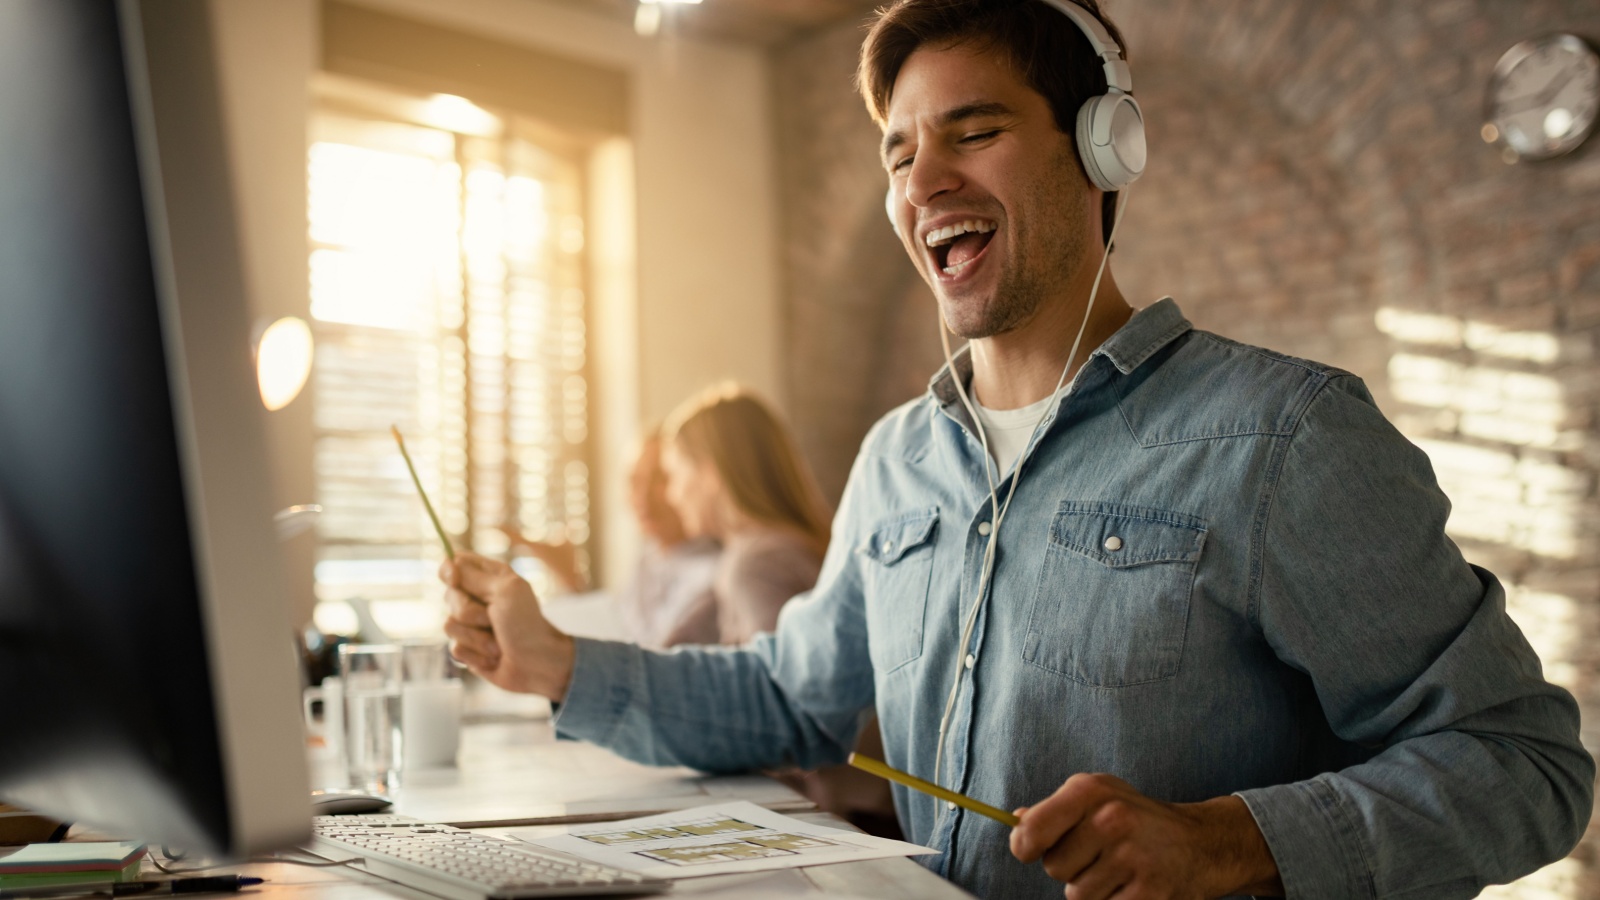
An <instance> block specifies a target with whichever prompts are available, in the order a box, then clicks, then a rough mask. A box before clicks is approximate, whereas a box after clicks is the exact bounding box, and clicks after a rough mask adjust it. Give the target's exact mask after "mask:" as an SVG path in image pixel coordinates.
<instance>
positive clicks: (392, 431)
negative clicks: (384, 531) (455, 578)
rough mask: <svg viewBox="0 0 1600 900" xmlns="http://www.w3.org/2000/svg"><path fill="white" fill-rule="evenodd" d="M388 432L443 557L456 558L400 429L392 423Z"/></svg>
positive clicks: (454, 549) (454, 550)
mask: <svg viewBox="0 0 1600 900" xmlns="http://www.w3.org/2000/svg"><path fill="white" fill-rule="evenodd" d="M389 433H390V434H392V435H394V442H395V443H396V444H399V445H400V456H401V457H402V458H403V459H404V460H405V461H406V471H408V472H410V473H411V483H412V484H414V485H416V486H417V494H418V495H420V496H421V497H422V508H423V509H426V510H427V511H428V519H429V520H430V521H432V522H433V530H434V531H436V532H438V534H439V542H440V543H442V544H444V556H445V559H455V558H456V548H454V547H452V546H450V537H449V536H448V535H446V534H445V533H444V526H443V525H440V524H439V516H438V515H437V514H435V513H434V511H433V504H432V503H429V502H428V492H427V491H425V490H423V489H422V479H420V478H418V477H417V467H416V466H414V465H412V464H411V454H409V453H407V452H406V442H405V438H402V437H401V436H400V429H399V428H398V427H396V426H394V425H390V426H389Z"/></svg>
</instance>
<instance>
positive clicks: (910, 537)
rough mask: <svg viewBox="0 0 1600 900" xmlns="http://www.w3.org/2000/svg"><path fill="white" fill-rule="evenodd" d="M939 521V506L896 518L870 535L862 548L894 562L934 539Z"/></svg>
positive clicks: (885, 561) (883, 560)
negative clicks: (934, 532) (935, 528)
mask: <svg viewBox="0 0 1600 900" xmlns="http://www.w3.org/2000/svg"><path fill="white" fill-rule="evenodd" d="M938 524H939V510H938V509H930V510H925V511H923V512H918V513H912V514H911V515H908V516H904V517H902V518H899V519H895V520H894V521H892V522H888V523H886V524H884V525H881V526H879V527H878V530H876V531H874V532H873V533H872V535H871V536H870V537H868V538H867V541H866V543H865V544H864V545H863V546H862V548H861V552H862V553H864V554H865V555H866V556H867V557H868V558H870V559H875V560H877V561H878V562H880V563H882V564H883V565H886V566H892V565H894V564H895V563H897V562H899V561H900V560H901V559H903V558H904V557H905V556H906V554H908V553H910V552H911V551H913V550H916V549H917V548H918V547H921V546H923V545H924V544H927V543H928V542H929V541H931V540H932V539H933V529H934V527H935V526H936V525H938Z"/></svg>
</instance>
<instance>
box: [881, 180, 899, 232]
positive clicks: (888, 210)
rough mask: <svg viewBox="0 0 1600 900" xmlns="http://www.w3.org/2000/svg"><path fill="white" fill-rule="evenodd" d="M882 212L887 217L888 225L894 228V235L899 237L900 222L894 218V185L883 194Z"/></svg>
mask: <svg viewBox="0 0 1600 900" xmlns="http://www.w3.org/2000/svg"><path fill="white" fill-rule="evenodd" d="M883 213H884V215H886V216H888V217H889V227H890V228H893V229H894V236H895V237H900V223H899V222H896V221H895V220H894V185H890V186H889V189H888V190H887V191H885V192H884V194H883Z"/></svg>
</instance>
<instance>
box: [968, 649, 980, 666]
mask: <svg viewBox="0 0 1600 900" xmlns="http://www.w3.org/2000/svg"><path fill="white" fill-rule="evenodd" d="M977 664H978V658H977V657H976V656H973V655H972V654H971V653H968V654H967V668H969V669H970V668H972V667H973V666H975V665H977Z"/></svg>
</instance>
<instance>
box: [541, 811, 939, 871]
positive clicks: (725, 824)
mask: <svg viewBox="0 0 1600 900" xmlns="http://www.w3.org/2000/svg"><path fill="white" fill-rule="evenodd" d="M533 843H535V844H539V845H540V846H543V847H549V848H551V849H552V850H560V851H562V852H563V853H571V854H573V855H575V856H581V857H584V858H585V859H592V860H594V861H595V862H598V863H604V864H606V865H608V866H616V867H617V868H619V869H629V870H631V871H634V872H639V873H641V874H645V875H654V876H656V877H659V878H689V877H692V876H696V875H722V874H726V873H729V872H759V871H762V870H764V869H788V868H796V867H799V866H815V865H819V864H821V863H834V862H853V861H855V860H861V859H881V858H883V857H886V856H916V855H918V854H922V853H934V852H937V851H934V850H930V849H929V848H927V847H919V846H917V845H916V844H907V843H905V842H903V841H891V840H888V839H885V838H880V837H873V836H872V835H869V834H860V833H858V832H853V831H843V830H841V829H838V828H829V827H827V826H826V825H812V824H810V823H807V822H802V821H800V820H799V819H792V818H790V817H788V816H785V815H783V814H781V813H775V812H773V811H771V810H769V809H763V808H762V807H760V806H757V805H755V804H754V803H750V802H747V801H738V802H729V803H718V804H714V805H712V806H700V807H696V808H694V809H685V810H680V811H678V812H670V813H662V814H661V815H656V816H644V817H642V818H638V819H624V820H622V821H620V822H605V823H602V824H598V825H582V826H579V827H576V828H573V829H572V830H571V831H569V832H567V833H566V834H561V835H555V836H553V837H544V838H539V839H537V840H534V841H533Z"/></svg>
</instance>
